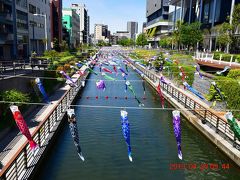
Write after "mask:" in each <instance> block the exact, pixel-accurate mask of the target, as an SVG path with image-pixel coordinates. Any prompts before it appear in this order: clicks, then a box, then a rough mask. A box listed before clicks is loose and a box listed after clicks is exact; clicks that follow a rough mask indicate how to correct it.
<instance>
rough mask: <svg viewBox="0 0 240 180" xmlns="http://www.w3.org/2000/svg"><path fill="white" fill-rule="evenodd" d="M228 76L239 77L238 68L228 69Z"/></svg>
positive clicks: (239, 71)
mask: <svg viewBox="0 0 240 180" xmlns="http://www.w3.org/2000/svg"><path fill="white" fill-rule="evenodd" d="M227 77H228V78H233V79H240V69H232V70H230V71H229V73H228V75H227Z"/></svg>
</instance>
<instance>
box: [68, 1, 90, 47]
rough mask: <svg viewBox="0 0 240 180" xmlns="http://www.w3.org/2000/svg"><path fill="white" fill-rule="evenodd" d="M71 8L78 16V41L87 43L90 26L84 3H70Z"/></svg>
mask: <svg viewBox="0 0 240 180" xmlns="http://www.w3.org/2000/svg"><path fill="white" fill-rule="evenodd" d="M72 9H75V10H76V12H77V14H78V15H79V16H80V43H88V40H89V26H90V25H89V24H90V17H89V16H88V10H87V8H86V6H85V4H72Z"/></svg>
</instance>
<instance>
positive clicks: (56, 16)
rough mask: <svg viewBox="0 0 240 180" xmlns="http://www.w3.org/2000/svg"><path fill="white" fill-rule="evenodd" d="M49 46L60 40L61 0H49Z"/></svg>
mask: <svg viewBox="0 0 240 180" xmlns="http://www.w3.org/2000/svg"><path fill="white" fill-rule="evenodd" d="M50 18H51V23H50V24H51V47H52V48H53V42H56V41H55V40H57V42H58V46H59V45H60V43H61V42H62V0H50Z"/></svg>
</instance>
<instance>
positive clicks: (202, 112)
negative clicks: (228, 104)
mask: <svg viewBox="0 0 240 180" xmlns="http://www.w3.org/2000/svg"><path fill="white" fill-rule="evenodd" d="M131 63H132V64H133V65H134V66H135V67H136V68H138V69H139V70H140V71H142V72H143V73H144V75H145V76H146V77H148V78H149V79H150V80H151V81H152V82H158V81H159V79H160V76H158V75H156V74H155V73H154V72H152V71H150V70H148V69H146V68H145V67H144V66H142V65H140V64H138V63H133V62H131ZM160 85H161V88H162V89H163V91H164V92H166V93H167V94H168V95H170V96H171V97H172V98H173V99H175V100H177V101H178V102H179V103H181V104H182V105H184V107H185V108H186V110H188V111H191V112H192V113H193V114H195V115H196V116H197V117H199V118H200V119H201V120H202V122H203V123H204V124H205V123H206V124H207V125H208V126H210V127H211V128H214V129H215V132H216V133H218V134H219V135H221V136H222V137H223V138H225V139H227V140H228V142H230V143H232V145H233V146H234V147H235V148H236V149H238V150H240V142H239V141H238V140H237V139H236V137H235V135H234V133H233V132H232V130H231V129H230V125H229V124H228V122H227V121H226V119H224V118H223V117H221V116H219V115H218V114H217V112H216V111H214V110H213V109H210V108H209V107H208V106H207V105H204V104H203V103H200V102H197V101H196V100H195V99H193V98H191V97H190V96H188V95H187V94H186V93H184V92H183V91H181V90H180V89H178V88H176V87H174V86H173V85H171V84H165V83H162V82H160Z"/></svg>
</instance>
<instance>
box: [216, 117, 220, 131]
mask: <svg viewBox="0 0 240 180" xmlns="http://www.w3.org/2000/svg"><path fill="white" fill-rule="evenodd" d="M218 125H219V117H217V124H216V133H218Z"/></svg>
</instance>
